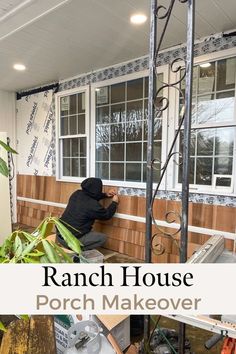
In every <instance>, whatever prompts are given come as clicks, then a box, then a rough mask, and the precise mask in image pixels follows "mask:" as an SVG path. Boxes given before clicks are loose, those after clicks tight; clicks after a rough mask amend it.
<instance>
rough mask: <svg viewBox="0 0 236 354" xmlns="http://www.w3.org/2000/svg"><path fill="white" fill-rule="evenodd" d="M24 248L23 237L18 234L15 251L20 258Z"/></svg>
mask: <svg viewBox="0 0 236 354" xmlns="http://www.w3.org/2000/svg"><path fill="white" fill-rule="evenodd" d="M22 250H23V246H22V242H21V239H20V237H19V236H16V238H15V242H14V253H15V257H16V258H19V257H20V256H21V254H22Z"/></svg>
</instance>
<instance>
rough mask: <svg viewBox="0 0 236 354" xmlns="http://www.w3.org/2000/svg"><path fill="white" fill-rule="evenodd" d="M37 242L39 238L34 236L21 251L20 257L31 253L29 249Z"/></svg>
mask: <svg viewBox="0 0 236 354" xmlns="http://www.w3.org/2000/svg"><path fill="white" fill-rule="evenodd" d="M38 242H39V240H38V239H37V238H35V239H34V240H33V241H32V242H31V243H29V244H28V246H27V247H26V248H25V249H24V251H23V252H22V257H25V256H26V255H27V254H29V253H31V251H32V250H33V249H34V248H35V246H36V245H37V243H38Z"/></svg>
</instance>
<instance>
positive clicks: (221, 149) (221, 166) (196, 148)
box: [178, 58, 236, 187]
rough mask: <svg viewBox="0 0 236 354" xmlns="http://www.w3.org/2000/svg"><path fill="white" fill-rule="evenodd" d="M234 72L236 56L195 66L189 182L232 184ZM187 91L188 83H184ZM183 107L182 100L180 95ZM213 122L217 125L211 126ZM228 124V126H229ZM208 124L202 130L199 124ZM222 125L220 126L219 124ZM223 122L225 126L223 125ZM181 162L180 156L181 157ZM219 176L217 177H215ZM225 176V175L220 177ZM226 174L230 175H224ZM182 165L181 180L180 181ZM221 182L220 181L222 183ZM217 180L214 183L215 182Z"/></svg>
mask: <svg viewBox="0 0 236 354" xmlns="http://www.w3.org/2000/svg"><path fill="white" fill-rule="evenodd" d="M235 73H236V58H229V59H223V60H219V61H216V62H211V63H210V65H209V66H208V67H205V68H204V67H201V66H200V65H199V66H196V67H195V68H194V81H193V97H192V100H193V104H192V127H194V125H195V124H197V127H196V128H198V129H196V128H195V129H193V130H192V134H191V147H190V183H191V184H197V185H213V182H214V181H215V180H216V183H218V184H219V185H220V186H224V185H223V184H224V183H225V187H227V186H230V185H231V184H230V183H229V177H228V176H229V175H232V173H233V150H234V143H235V135H236V128H235V127H234V125H235ZM181 89H182V90H183V91H185V83H184V82H183V83H181ZM179 102H180V107H181V106H182V105H183V99H182V98H180V101H179ZM211 124H213V125H214V126H212V127H210V126H211ZM227 124H228V126H227ZM201 125H203V127H204V125H205V126H206V125H207V126H208V127H207V129H206V128H204V129H200V127H199V126H201ZM217 125H219V128H218V127H217ZM222 125H224V127H220V126H222ZM182 140H183V132H182V131H181V133H180V143H179V149H180V153H182V150H183V147H182ZM180 161H181V158H180ZM216 175H217V179H216ZM218 175H220V176H221V175H222V177H218ZM223 175H227V178H228V179H227V178H223ZM181 179H182V166H181V165H180V167H179V174H178V182H179V183H181ZM219 181H220V182H219ZM214 183H215V182H214Z"/></svg>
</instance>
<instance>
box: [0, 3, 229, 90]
mask: <svg viewBox="0 0 236 354" xmlns="http://www.w3.org/2000/svg"><path fill="white" fill-rule="evenodd" d="M150 2H151V1H150V0H21V1H19V0H0V77H1V80H0V89H3V90H10V91H17V90H22V89H27V88H32V87H35V86H40V85H44V84H47V83H51V82H53V81H57V80H59V79H65V78H68V77H72V76H75V75H78V74H81V73H85V72H89V71H92V70H96V69H98V68H102V67H106V66H110V65H114V64H117V63H120V62H123V61H127V60H130V59H133V58H136V57H140V56H143V55H146V54H147V53H148V40H149V38H148V37H149V23H148V22H147V23H146V24H144V25H142V26H139V27H136V26H134V25H131V24H130V21H129V18H130V15H131V14H133V13H135V12H144V13H145V14H147V15H148V16H149V6H150ZM159 3H160V4H164V5H167V6H168V4H169V3H170V0H159ZM161 22H163V21H161ZM235 28H236V3H235V0H224V1H222V0H197V1H196V38H201V37H204V36H208V35H210V34H214V33H219V32H225V31H229V30H231V29H235ZM185 41H186V4H181V3H180V2H179V1H178V0H176V4H175V7H174V11H173V16H172V19H171V21H170V24H169V27H168V31H167V33H166V36H165V40H164V45H163V47H164V48H167V47H170V46H174V45H177V44H180V43H184V42H185ZM16 62H21V63H24V64H25V65H26V67H27V70H26V71H25V72H16V71H15V70H13V68H12V66H13V64H14V63H16Z"/></svg>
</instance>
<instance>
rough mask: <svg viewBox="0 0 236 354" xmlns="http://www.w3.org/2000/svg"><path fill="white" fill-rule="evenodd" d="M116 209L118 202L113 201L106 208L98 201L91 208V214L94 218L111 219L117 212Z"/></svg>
mask: <svg viewBox="0 0 236 354" xmlns="http://www.w3.org/2000/svg"><path fill="white" fill-rule="evenodd" d="M116 209H117V203H116V202H112V203H111V204H110V205H109V206H108V207H107V208H104V207H103V206H102V205H101V204H99V203H96V205H94V208H93V210H90V212H89V214H90V215H89V216H90V218H92V219H98V220H109V219H110V218H111V217H112V216H113V215H114V214H115V212H116Z"/></svg>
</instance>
